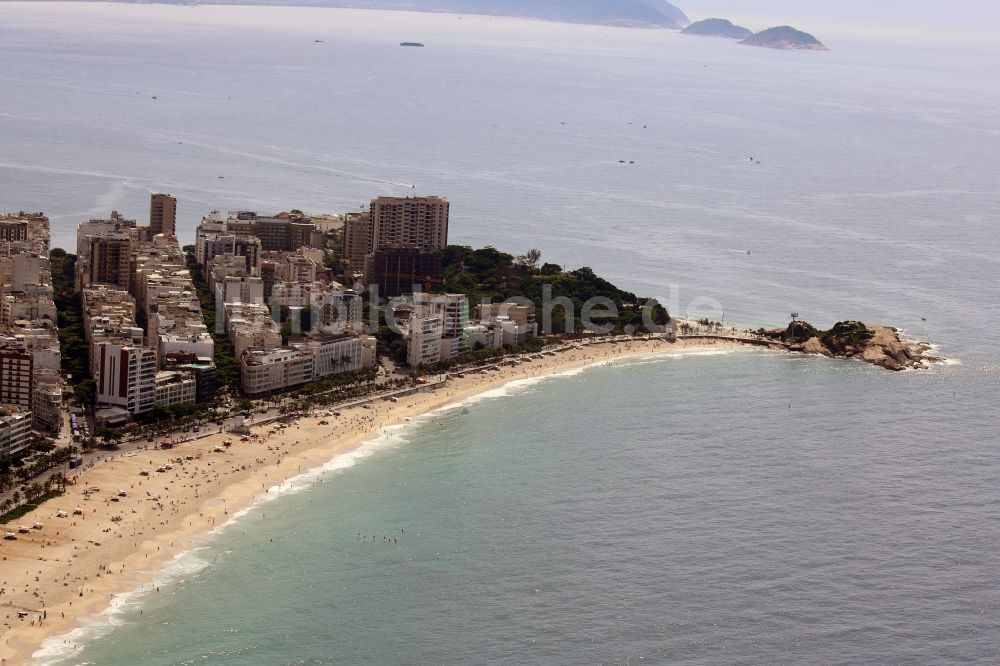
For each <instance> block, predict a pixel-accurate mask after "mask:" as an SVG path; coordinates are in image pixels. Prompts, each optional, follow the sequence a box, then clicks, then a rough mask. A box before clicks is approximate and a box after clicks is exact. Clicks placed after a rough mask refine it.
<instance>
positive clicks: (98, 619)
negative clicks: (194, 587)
mask: <svg viewBox="0 0 1000 666" xmlns="http://www.w3.org/2000/svg"><path fill="white" fill-rule="evenodd" d="M204 550H205V548H204V547H200V548H192V549H191V550H187V551H185V552H183V553H179V554H178V555H177V556H175V557H174V559H173V560H171V561H170V563H169V564H167V565H166V566H164V567H163V568H161V569H159V570H158V571H156V572H154V573H153V574H152V578H151V580H150V582H148V583H145V584H143V585H141V586H139V587H138V588H136V589H134V590H131V591H129V592H124V593H121V594H118V595H115V597H114V598H113V599H112V600H111V603H110V604H109V605H108V607H107V608H106V609H104V611H103V612H101V613H100V614H98V615H96V616H94V617H91V618H86V619H84V620H83V623H82V624H81V625H80V626H79V627H76V628H75V629H73V630H72V631H70V632H68V633H66V634H62V635H61V636H53V637H51V638H47V639H45V641H44V642H43V643H42V646H41V647H40V648H39V649H38V650H36V651H35V653H34V654H33V655H32V660H33V663H34V665H35V666H49V665H50V664H58V663H60V662H63V661H65V660H67V659H70V658H72V657H74V656H76V655H78V654H79V653H80V652H81V651H82V650H83V649H84V648H85V647H86V646H87V645H88V644H89V643H91V642H93V641H95V640H97V639H100V638H102V637H104V636H107V635H108V634H109V633H111V632H112V631H113V630H114V629H115V628H116V627H120V626H122V625H124V624H125V623H126V622H127V617H128V615H130V614H132V613H134V612H135V611H136V610H137V609H138V608H139V607H140V606H142V605H143V604H145V603H146V602H147V601H148V600H149V599H151V598H153V596H154V595H155V594H157V592H156V591H157V589H162V588H164V587H167V586H169V585H171V584H174V583H179V582H183V581H184V580H186V579H188V578H190V577H191V576H194V575H195V574H197V573H199V572H201V571H203V570H204V569H206V568H207V567H208V566H209V564H210V563H209V561H208V560H206V559H204V558H203V557H201V556H200V554H201V552H202V551H204Z"/></svg>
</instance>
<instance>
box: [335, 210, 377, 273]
mask: <svg viewBox="0 0 1000 666" xmlns="http://www.w3.org/2000/svg"><path fill="white" fill-rule="evenodd" d="M374 251H375V247H374V245H373V241H372V216H371V213H348V214H347V215H346V216H345V220H344V244H343V251H342V252H341V255H342V257H343V259H345V260H346V261H347V262H348V263H349V264H350V267H351V272H353V273H361V272H363V271H364V270H365V260H366V258H367V257H368V255H369V254H371V253H372V252H374Z"/></svg>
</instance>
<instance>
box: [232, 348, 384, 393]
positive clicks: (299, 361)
mask: <svg viewBox="0 0 1000 666" xmlns="http://www.w3.org/2000/svg"><path fill="white" fill-rule="evenodd" d="M375 344H376V343H375V338H374V337H372V336H368V335H353V334H342V335H316V334H313V335H309V336H304V337H302V338H301V339H300V340H298V341H295V342H291V343H289V344H288V345H287V346H284V347H275V348H270V349H263V348H253V347H251V348H247V349H245V350H244V351H243V352H242V353H241V355H240V379H241V381H242V385H243V391H244V392H245V393H248V394H250V395H254V394H259V393H268V392H272V391H280V390H283V389H287V388H292V387H295V386H299V385H301V384H305V383H308V382H312V381H316V380H319V379H323V378H324V377H331V376H333V375H339V374H343V373H346V372H358V371H360V370H363V369H365V368H371V367H374V365H375V354H374V349H375Z"/></svg>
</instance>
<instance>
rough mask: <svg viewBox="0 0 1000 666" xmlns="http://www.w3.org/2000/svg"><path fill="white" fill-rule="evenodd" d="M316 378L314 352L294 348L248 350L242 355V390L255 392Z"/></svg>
mask: <svg viewBox="0 0 1000 666" xmlns="http://www.w3.org/2000/svg"><path fill="white" fill-rule="evenodd" d="M312 380H313V356H312V354H310V353H308V352H306V351H303V350H299V349H292V348H278V349H248V350H246V351H244V352H243V354H242V356H240V381H241V382H242V384H243V391H244V392H245V393H247V394H250V395H254V394H258V393H267V392H270V391H278V390H281V389H286V388H291V387H293V386H299V385H301V384H305V383H306V382H310V381H312Z"/></svg>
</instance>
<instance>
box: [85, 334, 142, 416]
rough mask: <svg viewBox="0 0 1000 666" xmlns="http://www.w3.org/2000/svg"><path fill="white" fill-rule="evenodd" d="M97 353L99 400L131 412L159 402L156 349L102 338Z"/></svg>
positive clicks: (134, 412)
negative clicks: (157, 396)
mask: <svg viewBox="0 0 1000 666" xmlns="http://www.w3.org/2000/svg"><path fill="white" fill-rule="evenodd" d="M94 351H95V353H96V354H97V359H96V363H95V366H96V377H95V379H96V380H97V402H98V404H100V405H112V406H116V407H122V408H124V409H127V410H128V412H129V413H130V414H133V415H134V414H140V413H142V412H146V411H149V410H150V409H152V408H153V406H154V405H155V404H156V350H155V349H150V348H149V347H142V346H137V345H127V344H117V343H114V342H101V343H98V344H96V345H94Z"/></svg>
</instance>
